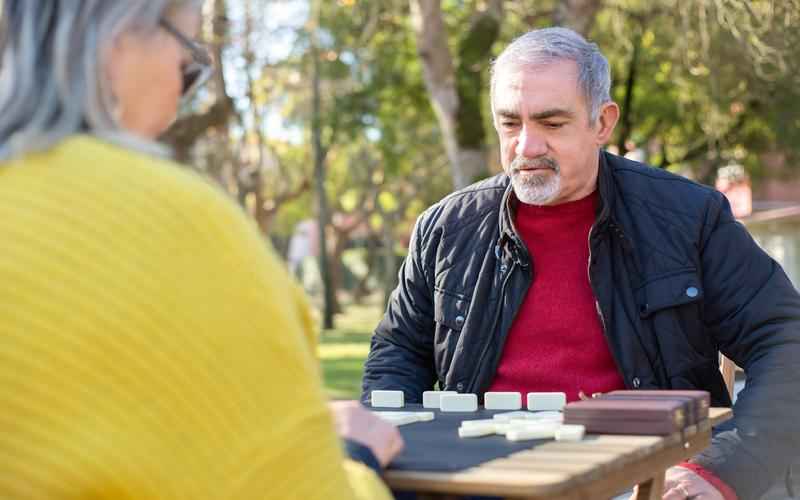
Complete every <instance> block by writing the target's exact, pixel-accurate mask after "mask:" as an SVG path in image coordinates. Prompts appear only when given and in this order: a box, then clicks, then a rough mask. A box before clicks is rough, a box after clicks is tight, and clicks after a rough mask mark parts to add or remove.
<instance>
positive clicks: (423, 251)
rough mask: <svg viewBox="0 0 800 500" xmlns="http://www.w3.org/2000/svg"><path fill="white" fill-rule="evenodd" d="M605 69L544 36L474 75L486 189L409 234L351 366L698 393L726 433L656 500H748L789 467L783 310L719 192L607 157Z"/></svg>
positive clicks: (388, 380)
mask: <svg viewBox="0 0 800 500" xmlns="http://www.w3.org/2000/svg"><path fill="white" fill-rule="evenodd" d="M610 85H611V81H610V74H609V67H608V62H607V60H606V58H605V57H604V56H603V55H602V54H601V53H600V51H599V49H598V48H597V46H596V45H595V44H592V43H588V42H587V41H586V40H584V39H583V37H581V36H580V35H578V34H577V33H575V32H573V31H570V30H568V29H563V28H550V29H542V30H535V31H531V32H529V33H527V34H525V35H523V36H521V37H520V38H518V39H517V40H515V41H514V42H513V43H511V44H510V45H509V46H508V47H507V48H506V49H505V50H504V51H503V52H502V53H501V54H500V56H499V57H498V58H497V61H496V62H495V63H494V66H493V72H492V85H491V99H492V113H493V118H494V125H495V128H496V130H497V134H498V138H499V143H500V152H501V160H502V164H503V167H504V170H505V173H503V174H500V175H497V176H495V177H493V178H491V179H487V180H485V181H483V182H480V183H478V184H475V185H473V186H471V187H468V188H466V189H463V190H461V191H458V192H456V193H454V194H451V195H450V196H448V197H446V198H445V199H443V200H442V201H440V202H439V203H437V204H435V205H434V206H432V207H431V208H429V209H428V210H427V211H425V213H423V214H422V216H421V217H420V218H419V220H418V221H417V224H416V227H415V229H414V233H413V237H412V240H411V243H410V245H409V252H408V258H407V259H406V261H405V263H404V265H403V268H402V270H401V271H400V277H399V286H398V287H397V289H396V290H395V291H394V294H393V295H392V299H391V301H390V303H389V306H388V308H387V311H386V314H385V316H384V318H383V321H381V323H380V324H379V325H378V327H377V329H376V331H375V335H374V337H373V340H372V347H371V350H370V354H369V358H368V360H367V363H366V367H365V373H364V384H363V389H364V393H363V396H362V397H363V398H365V399H366V398H368V396H369V393H370V391H372V390H374V389H396V390H403V391H404V392H405V397H406V401H409V402H418V401H419V400H420V398H421V397H422V392H423V391H425V390H429V389H431V388H433V387H434V385H435V384H438V386H439V387H441V388H442V389H445V390H453V391H458V392H465V393H478V394H483V393H485V392H487V391H518V392H528V391H564V392H566V393H567V395H568V398H569V399H570V400H575V399H577V398H578V396H579V394H580V393H581V392H583V393H585V394H587V395H589V394H592V393H596V392H606V391H611V390H615V389H623V388H630V389H704V390H707V391H709V392H710V393H711V397H712V401H713V404H714V405H717V406H729V405H730V404H731V400H730V398H729V396H728V392H727V390H726V387H725V384H724V383H723V380H722V377H721V375H720V373H719V369H718V363H719V361H718V355H719V352H722V353H724V354H725V355H726V356H728V357H729V358H731V359H732V360H733V361H735V362H736V364H738V365H739V366H741V367H743V368H744V370H745V372H746V374H747V385H746V387H745V389H744V390H743V391H742V392H741V393H740V394H739V396H738V400H737V403H736V406H735V408H734V411H735V418H734V420H733V421H732V422H731V423H730V425H728V426H727V427H726V428H723V429H720V430H721V432H719V433H717V434H716V435H715V437H714V439H713V442H712V444H711V446H710V447H709V448H708V449H707V450H705V451H703V452H702V453H700V454H699V455H697V456H696V457H694V458H693V459H692V460H691V461H690V462H689V463H685V464H682V465H681V466H680V467H673V468H670V469H669V471H668V474H667V481H666V490H665V498H670V499H672V498H690V497H691V498H697V499H700V498H703V499H719V498H723V497H724V498H735V497H736V496H737V495H738V497H739V498H741V499H751V498H758V497H759V496H760V495H761V493H763V492H764V491H765V490H766V489H767V488H768V487H769V486H770V485H771V484H772V483H773V482H775V481H776V480H778V479H780V478H782V477H783V475H784V474H785V472H786V468H787V465H788V463H789V462H790V460H791V459H792V458H793V457H796V456H798V455H800V432H798V429H797V422H798V418H800V362H798V360H800V296H798V293H797V291H796V290H795V289H794V287H793V286H792V284H791V283H790V282H789V280H788V278H787V277H786V274H784V272H783V270H782V269H781V268H780V266H779V265H778V264H777V263H776V262H775V261H774V260H772V259H771V258H769V256H767V254H765V253H764V252H763V251H762V250H761V249H760V248H759V247H758V246H757V245H756V243H755V242H754V241H753V239H752V238H751V237H750V235H749V234H748V233H747V231H746V230H745V229H744V227H742V225H741V224H739V223H738V222H736V220H735V219H734V217H733V215H732V214H731V211H730V208H729V205H728V202H727V201H726V199H725V197H724V196H722V195H721V194H720V193H719V192H717V191H714V190H713V189H711V188H708V187H706V186H701V185H699V184H695V183H693V182H690V181H688V180H686V179H684V178H681V177H677V176H675V175H672V174H670V173H668V172H666V171H664V170H659V169H656V168H651V167H648V166H646V165H643V164H640V163H636V162H633V161H630V160H626V159H624V158H620V157H619V156H615V155H612V154H609V153H606V152H604V151H603V150H602V147H603V146H604V145H605V144H606V143H607V142H608V140H609V138H610V137H611V134H612V132H613V130H614V127H615V125H616V123H617V119H618V117H619V108H618V107H617V105H616V104H615V103H614V102H612V101H611V97H610V95H609V89H610Z"/></svg>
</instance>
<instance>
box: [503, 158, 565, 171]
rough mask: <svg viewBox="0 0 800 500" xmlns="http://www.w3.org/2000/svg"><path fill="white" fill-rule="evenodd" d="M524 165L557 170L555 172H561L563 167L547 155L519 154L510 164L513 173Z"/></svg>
mask: <svg viewBox="0 0 800 500" xmlns="http://www.w3.org/2000/svg"><path fill="white" fill-rule="evenodd" d="M523 167H526V168H549V169H551V170H553V171H555V173H559V172H560V171H561V168H560V167H559V166H558V162H557V161H555V160H554V159H552V158H548V157H546V156H544V157H541V158H525V157H524V156H517V157H516V158H514V161H512V162H511V165H510V166H509V168H510V169H511V172H512V173H516V172H519V171H520V170H521V169H522V168H523Z"/></svg>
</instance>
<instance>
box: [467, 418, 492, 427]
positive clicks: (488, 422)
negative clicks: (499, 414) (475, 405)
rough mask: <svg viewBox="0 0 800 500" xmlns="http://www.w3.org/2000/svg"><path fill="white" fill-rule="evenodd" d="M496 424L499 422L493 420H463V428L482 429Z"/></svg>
mask: <svg viewBox="0 0 800 500" xmlns="http://www.w3.org/2000/svg"><path fill="white" fill-rule="evenodd" d="M496 423H497V420H492V419H480V420H462V421H461V427H481V426H484V425H494V424H496Z"/></svg>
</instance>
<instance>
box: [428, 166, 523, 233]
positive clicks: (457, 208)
mask: <svg viewBox="0 0 800 500" xmlns="http://www.w3.org/2000/svg"><path fill="white" fill-rule="evenodd" d="M508 182H509V181H508V176H506V175H505V174H503V173H500V174H497V175H494V176H492V177H489V178H487V179H484V180H482V181H479V182H476V183H474V184H472V185H470V186H467V187H465V188H463V189H459V190H458V191H455V192H453V193H450V194H449V195H447V196H445V197H444V198H442V199H441V200H439V201H438V202H436V203H434V204H433V205H431V206H430V207H429V208H428V209H427V210H425V212H423V214H422V215H421V216H420V220H421V221H425V222H426V223H428V224H432V223H433V224H435V223H441V222H446V221H448V220H450V219H456V218H457V219H458V220H460V221H461V222H462V223H466V222H469V220H471V219H473V218H476V217H482V216H484V215H486V213H491V212H492V211H498V209H499V207H500V203H501V201H502V199H503V195H504V193H505V192H506V189H507V187H508Z"/></svg>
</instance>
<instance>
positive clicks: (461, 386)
mask: <svg viewBox="0 0 800 500" xmlns="http://www.w3.org/2000/svg"><path fill="white" fill-rule="evenodd" d="M456 389H457V390H458V391H463V390H464V384H462V383H461V382H459V383H457V384H456Z"/></svg>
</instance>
